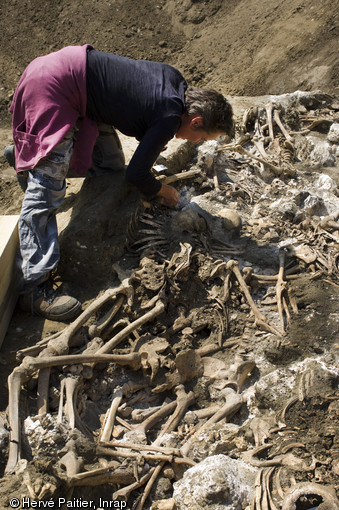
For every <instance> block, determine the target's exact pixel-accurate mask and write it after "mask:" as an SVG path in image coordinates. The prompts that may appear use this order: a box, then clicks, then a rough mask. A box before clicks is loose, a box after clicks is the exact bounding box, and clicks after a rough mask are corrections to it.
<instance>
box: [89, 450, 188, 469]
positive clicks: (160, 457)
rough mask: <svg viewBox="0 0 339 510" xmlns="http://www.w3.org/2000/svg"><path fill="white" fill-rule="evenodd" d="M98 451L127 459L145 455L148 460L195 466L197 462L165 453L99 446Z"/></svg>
mask: <svg viewBox="0 0 339 510" xmlns="http://www.w3.org/2000/svg"><path fill="white" fill-rule="evenodd" d="M97 453H98V454H101V455H109V456H111V457H122V458H126V459H140V457H143V458H144V459H146V460H150V461H152V460H157V461H161V462H169V463H171V462H174V463H176V464H186V465H188V466H195V462H194V461H192V460H191V459H188V458H187V457H173V455H165V454H163V453H142V454H140V453H136V452H127V451H122V450H121V451H116V450H112V449H111V448H103V447H98V448H97Z"/></svg>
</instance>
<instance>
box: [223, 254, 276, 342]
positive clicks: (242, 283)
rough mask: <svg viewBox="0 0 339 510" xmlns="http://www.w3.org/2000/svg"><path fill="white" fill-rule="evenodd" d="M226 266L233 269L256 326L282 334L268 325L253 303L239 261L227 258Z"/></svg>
mask: <svg viewBox="0 0 339 510" xmlns="http://www.w3.org/2000/svg"><path fill="white" fill-rule="evenodd" d="M226 267H227V268H228V269H231V270H232V271H233V273H234V275H235V277H236V278H237V280H238V282H239V285H240V287H241V290H242V291H243V293H244V295H245V297H246V299H247V302H248V304H249V305H250V307H251V310H252V312H253V315H254V317H255V324H256V326H258V327H259V328H260V329H264V330H265V331H269V332H270V333H273V334H274V335H277V336H282V333H281V332H280V331H278V330H277V329H275V328H274V327H273V326H270V325H269V324H268V323H267V319H266V317H265V315H263V314H262V313H261V312H260V311H259V310H258V308H257V306H256V304H255V303H254V301H253V299H252V296H251V294H250V292H249V290H248V287H247V285H246V282H245V280H244V278H243V276H242V274H241V272H240V269H239V262H238V261H237V260H229V261H228V262H227V264H226Z"/></svg>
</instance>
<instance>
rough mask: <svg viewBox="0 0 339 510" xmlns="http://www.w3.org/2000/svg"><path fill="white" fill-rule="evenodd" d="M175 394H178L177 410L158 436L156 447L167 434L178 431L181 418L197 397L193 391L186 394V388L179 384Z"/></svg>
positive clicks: (155, 442)
mask: <svg viewBox="0 0 339 510" xmlns="http://www.w3.org/2000/svg"><path fill="white" fill-rule="evenodd" d="M175 393H176V394H177V401H176V404H177V406H176V409H175V411H174V413H173V415H172V416H171V417H170V418H169V420H167V422H166V424H165V426H164V428H163V429H162V431H161V432H160V434H159V435H158V437H157V439H156V440H155V441H154V444H155V445H157V444H159V443H160V441H161V437H162V436H163V435H164V434H167V433H168V432H172V431H173V430H175V429H176V427H177V426H178V424H179V422H180V420H181V418H182V417H183V415H184V414H185V412H186V410H187V408H188V407H189V406H190V405H192V404H193V403H194V402H195V396H194V393H193V391H190V392H189V393H186V392H185V387H184V385H183V384H179V385H178V386H177V387H176V388H175Z"/></svg>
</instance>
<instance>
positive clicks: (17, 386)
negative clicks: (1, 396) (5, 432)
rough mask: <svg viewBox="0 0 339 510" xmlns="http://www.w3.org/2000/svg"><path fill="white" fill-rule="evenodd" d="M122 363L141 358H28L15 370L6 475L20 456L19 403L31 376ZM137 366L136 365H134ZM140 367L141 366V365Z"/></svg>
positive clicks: (11, 379) (10, 385)
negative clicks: (64, 368)
mask: <svg viewBox="0 0 339 510" xmlns="http://www.w3.org/2000/svg"><path fill="white" fill-rule="evenodd" d="M100 362H108V363H122V364H130V363H132V364H135V363H137V364H138V363H139V364H140V356H139V354H138V353H133V354H132V355H130V354H128V355H113V354H100V355H98V354H94V355H93V354H92V355H81V354H80V355H72V356H55V357H48V358H47V357H46V358H42V357H41V358H40V357H38V358H32V357H30V356H26V357H25V358H24V359H23V361H22V363H21V365H19V366H17V367H15V368H14V370H13V372H12V373H11V374H10V375H9V377H8V388H9V392H8V421H9V426H10V430H11V433H10V444H9V455H8V461H7V466H6V473H11V472H12V471H13V470H14V468H15V466H16V464H17V462H18V460H19V455H20V442H21V441H20V419H19V402H20V392H21V386H22V384H24V383H25V382H26V381H28V380H29V379H30V377H31V375H32V374H33V373H34V372H35V371H37V370H39V369H41V368H47V367H53V366H60V365H68V364H70V365H72V364H79V363H100ZM134 366H135V365H134ZM139 366H140V365H139Z"/></svg>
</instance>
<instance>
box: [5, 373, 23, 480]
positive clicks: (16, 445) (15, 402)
mask: <svg viewBox="0 0 339 510" xmlns="http://www.w3.org/2000/svg"><path fill="white" fill-rule="evenodd" d="M25 375H26V373H25V369H24V367H23V366H22V365H20V366H19V367H16V368H15V369H14V370H13V372H12V373H11V374H10V375H9V377H8V389H9V392H8V419H9V425H10V429H11V436H10V443H9V455H8V461H7V466H6V470H5V473H6V474H8V473H12V472H13V470H14V468H15V466H16V464H17V462H18V460H19V456H20V445H21V440H20V428H21V423H20V415H19V401H20V390H21V384H23V382H24V380H25Z"/></svg>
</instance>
